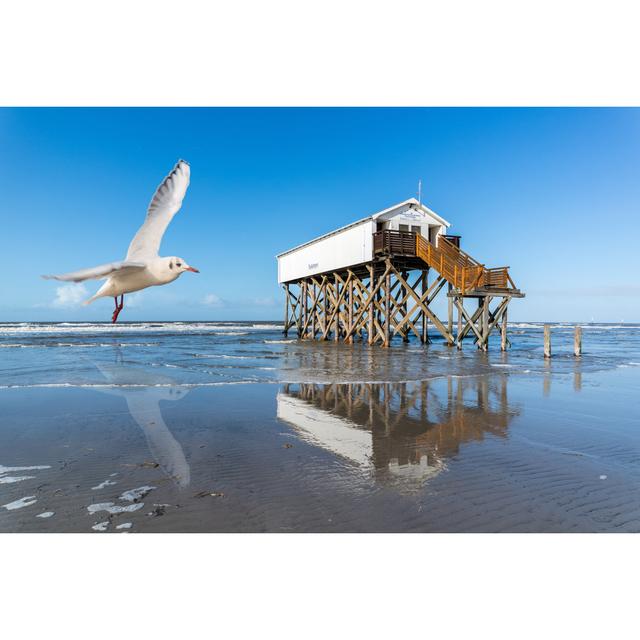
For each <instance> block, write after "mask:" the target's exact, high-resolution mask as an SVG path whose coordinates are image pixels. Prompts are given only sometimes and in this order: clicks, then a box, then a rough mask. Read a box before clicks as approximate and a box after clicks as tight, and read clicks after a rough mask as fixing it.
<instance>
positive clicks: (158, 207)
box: [126, 160, 191, 260]
mask: <svg viewBox="0 0 640 640" xmlns="http://www.w3.org/2000/svg"><path fill="white" fill-rule="evenodd" d="M190 174H191V171H190V169H189V165H188V164H187V163H186V162H185V161H184V160H178V163H177V164H176V166H175V167H173V169H172V170H171V173H170V174H169V175H168V176H167V177H166V178H165V179H164V180H163V181H162V184H161V185H160V186H159V187H158V188H157V190H156V192H155V194H154V196H153V199H152V200H151V204H150V205H149V208H148V209H147V217H146V218H145V221H144V223H143V225H142V226H141V227H140V229H138V233H136V235H135V236H134V237H133V240H132V241H131V244H130V245H129V251H128V252H127V258H126V259H127V260H146V259H149V258H155V257H156V256H157V255H158V251H159V250H160V243H161V242H162V236H163V235H164V232H165V230H166V228H167V226H168V225H169V223H170V222H171V219H172V218H173V216H174V215H175V214H176V213H178V211H179V210H180V207H181V206H182V200H183V198H184V196H185V193H186V192H187V187H188V186H189V176H190Z"/></svg>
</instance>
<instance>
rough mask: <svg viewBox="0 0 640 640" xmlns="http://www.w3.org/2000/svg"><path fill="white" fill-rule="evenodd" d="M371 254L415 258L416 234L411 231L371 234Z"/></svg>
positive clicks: (388, 231) (387, 231)
mask: <svg viewBox="0 0 640 640" xmlns="http://www.w3.org/2000/svg"><path fill="white" fill-rule="evenodd" d="M373 252H374V253H388V254H389V255H401V256H415V255H416V234H415V233H413V231H390V230H386V231H376V232H375V233H374V234H373Z"/></svg>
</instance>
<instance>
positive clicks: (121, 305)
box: [111, 293, 124, 324]
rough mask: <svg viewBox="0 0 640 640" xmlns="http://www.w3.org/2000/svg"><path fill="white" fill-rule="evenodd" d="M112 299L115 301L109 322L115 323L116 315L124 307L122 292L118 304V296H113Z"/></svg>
mask: <svg viewBox="0 0 640 640" xmlns="http://www.w3.org/2000/svg"><path fill="white" fill-rule="evenodd" d="M113 299H114V300H115V302H116V308H115V309H114V311H113V315H112V316H111V322H112V323H113V324H115V323H116V321H117V320H118V315H119V314H120V312H121V311H122V309H123V308H124V293H123V294H122V295H121V296H120V304H118V296H115V297H114V298H113Z"/></svg>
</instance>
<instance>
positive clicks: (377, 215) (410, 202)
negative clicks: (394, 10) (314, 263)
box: [276, 198, 451, 258]
mask: <svg viewBox="0 0 640 640" xmlns="http://www.w3.org/2000/svg"><path fill="white" fill-rule="evenodd" d="M406 205H410V206H411V208H412V209H417V210H418V211H422V212H423V213H426V214H428V215H430V216H432V217H433V218H435V219H436V220H437V221H438V222H439V223H440V224H443V225H445V226H446V227H450V226H451V223H450V222H447V221H446V220H445V219H444V218H443V217H442V216H439V215H438V214H437V213H436V212H435V211H432V210H431V209H429V207H427V206H426V205H424V204H422V203H420V202H418V200H417V199H416V198H409V199H408V200H403V201H402V202H398V203H397V204H394V205H393V206H392V207H389V208H387V209H383V210H382V211H378V212H377V213H372V214H371V215H370V216H366V217H365V218H360V220H356V221H355V222H352V223H351V224H347V225H345V226H344V227H340V228H339V229H335V230H334V231H329V233H325V234H323V235H321V236H318V237H317V238H314V239H313V240H308V241H307V242H303V243H302V244H299V245H298V246H297V247H293V249H287V250H286V251H283V252H282V253H279V254H278V255H277V256H276V258H280V257H281V256H284V255H287V254H288V253H292V252H293V251H297V250H298V249H302V247H306V246H307V245H310V244H313V243H314V242H318V240H324V239H325V238H328V237H329V236H333V235H336V234H338V233H342V232H343V231H346V230H347V229H350V228H351V227H357V226H358V225H359V224H362V223H363V222H367V220H377V219H378V218H380V217H381V216H383V215H385V214H387V213H391V212H392V211H393V210H394V209H400V208H401V207H404V206H406Z"/></svg>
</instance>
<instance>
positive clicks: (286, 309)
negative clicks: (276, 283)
mask: <svg viewBox="0 0 640 640" xmlns="http://www.w3.org/2000/svg"><path fill="white" fill-rule="evenodd" d="M284 290H285V294H284V331H283V332H282V333H284V337H285V338H286V337H287V336H288V335H289V285H288V284H287V285H285V287H284Z"/></svg>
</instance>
